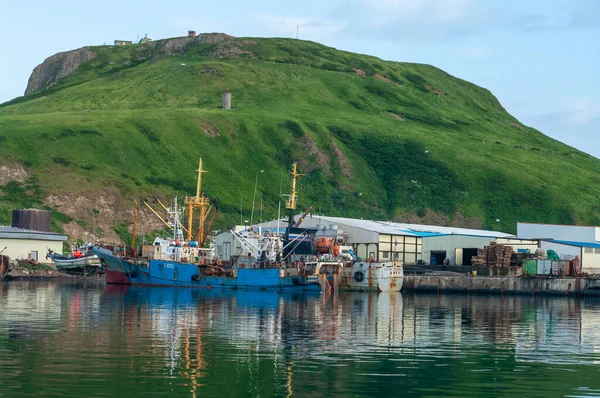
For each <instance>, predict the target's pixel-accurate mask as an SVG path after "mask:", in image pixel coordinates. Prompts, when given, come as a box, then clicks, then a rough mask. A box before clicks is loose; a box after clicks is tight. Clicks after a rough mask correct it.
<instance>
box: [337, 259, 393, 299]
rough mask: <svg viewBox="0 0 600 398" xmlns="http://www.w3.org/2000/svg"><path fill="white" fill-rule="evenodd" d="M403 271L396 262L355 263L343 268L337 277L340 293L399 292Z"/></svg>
mask: <svg viewBox="0 0 600 398" xmlns="http://www.w3.org/2000/svg"><path fill="white" fill-rule="evenodd" d="M403 282H404V269H403V267H402V264H401V263H396V262H355V263H354V264H353V265H352V266H349V267H344V269H343V270H342V272H341V274H340V277H339V287H338V289H339V290H340V291H360V292H399V291H400V290H401V289H402V284H403Z"/></svg>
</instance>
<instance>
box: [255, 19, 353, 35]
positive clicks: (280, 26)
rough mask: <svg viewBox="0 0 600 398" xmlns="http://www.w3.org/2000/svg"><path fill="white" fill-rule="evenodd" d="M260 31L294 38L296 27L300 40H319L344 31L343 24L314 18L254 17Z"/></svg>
mask: <svg viewBox="0 0 600 398" xmlns="http://www.w3.org/2000/svg"><path fill="white" fill-rule="evenodd" d="M256 20H257V22H258V23H260V25H261V27H262V29H265V30H266V31H268V32H271V33H272V34H275V35H278V36H284V37H295V36H296V27H298V30H299V37H300V38H301V39H319V38H322V37H324V36H329V35H331V34H334V33H337V32H339V31H341V30H342V29H344V26H345V25H344V23H342V22H340V21H335V20H327V19H321V18H314V17H289V16H282V15H272V14H260V15H257V16H256Z"/></svg>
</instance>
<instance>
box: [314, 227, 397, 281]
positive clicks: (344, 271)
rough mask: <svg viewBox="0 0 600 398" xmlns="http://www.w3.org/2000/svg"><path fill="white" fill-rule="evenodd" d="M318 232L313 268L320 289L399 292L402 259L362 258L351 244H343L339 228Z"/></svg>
mask: <svg viewBox="0 0 600 398" xmlns="http://www.w3.org/2000/svg"><path fill="white" fill-rule="evenodd" d="M317 234H318V235H317V237H316V239H315V243H316V247H317V252H318V259H317V261H316V262H315V263H314V268H315V273H316V274H317V276H318V280H319V285H320V286H321V289H322V290H337V291H362V292H399V291H400V290H401V289H402V283H403V281H404V268H403V264H402V262H400V261H384V262H379V261H375V260H374V259H372V258H371V259H368V261H362V260H361V259H359V258H357V256H356V254H355V253H354V251H353V250H352V247H351V246H347V245H345V241H344V240H345V238H344V236H343V234H341V233H340V231H339V230H335V229H332V230H322V231H319V232H318V233H317ZM319 235H320V236H319ZM330 235H331V236H330Z"/></svg>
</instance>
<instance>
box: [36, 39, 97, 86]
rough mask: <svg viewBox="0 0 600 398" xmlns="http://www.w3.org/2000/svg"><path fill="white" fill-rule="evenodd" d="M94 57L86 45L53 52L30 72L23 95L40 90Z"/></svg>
mask: <svg viewBox="0 0 600 398" xmlns="http://www.w3.org/2000/svg"><path fill="white" fill-rule="evenodd" d="M94 57H95V54H94V53H93V52H91V51H90V50H88V48H87V47H82V48H79V49H77V50H72V51H66V52H62V53H58V54H54V55H53V56H51V57H49V58H46V60H45V61H44V62H42V63H41V64H39V65H38V66H36V67H35V69H34V70H33V72H32V73H31V76H30V77H29V82H28V83H27V89H26V90H25V95H27V94H31V93H33V92H35V91H38V90H41V89H42V88H44V87H47V86H48V85H50V84H52V83H54V82H56V81H57V80H59V79H61V78H63V77H65V76H67V75H68V74H69V73H71V72H73V71H74V70H75V69H77V68H78V67H79V65H81V64H82V63H84V62H87V61H89V60H91V59H93V58H94Z"/></svg>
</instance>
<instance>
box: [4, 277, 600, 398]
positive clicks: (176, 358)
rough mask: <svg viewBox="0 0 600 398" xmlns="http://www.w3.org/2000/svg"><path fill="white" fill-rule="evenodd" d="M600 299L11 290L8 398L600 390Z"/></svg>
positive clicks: (35, 285) (42, 284)
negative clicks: (24, 397) (23, 397)
mask: <svg viewBox="0 0 600 398" xmlns="http://www.w3.org/2000/svg"><path fill="white" fill-rule="evenodd" d="M599 364H600V301H589V300H579V299H567V298H534V297H492V296H471V297H468V296H451V295H447V296H445V295H442V296H434V295H406V294H405V295H400V294H379V295H376V294H339V295H338V296H326V295H319V294H279V293H275V292H242V291H240V292H234V291H232V292H227V291H220V290H208V291H206V290H202V291H196V290H189V289H179V290H174V289H166V288H121V287H115V286H108V287H105V286H104V285H103V284H102V283H96V282H89V281H88V282H84V281H76V282H70V281H36V282H14V281H13V282H4V283H2V282H0V397H21V396H36V397H37V396H73V397H83V396H89V397H92V396H93V397H97V396H124V397H127V396H177V397H206V396H215V397H216V396H219V397H246V396H248V397H288V396H301V397H305V396H308V397H318V396H354V397H362V396H365V397H367V396H368V397H372V396H382V397H394V396H423V397H437V396H456V397H484V396H494V397H497V396H531V397H534V396H535V397H549V396H570V397H575V396H600V367H599V366H598V365H599Z"/></svg>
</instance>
